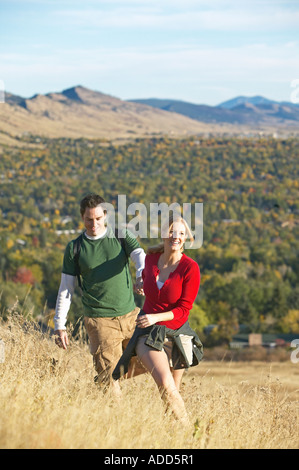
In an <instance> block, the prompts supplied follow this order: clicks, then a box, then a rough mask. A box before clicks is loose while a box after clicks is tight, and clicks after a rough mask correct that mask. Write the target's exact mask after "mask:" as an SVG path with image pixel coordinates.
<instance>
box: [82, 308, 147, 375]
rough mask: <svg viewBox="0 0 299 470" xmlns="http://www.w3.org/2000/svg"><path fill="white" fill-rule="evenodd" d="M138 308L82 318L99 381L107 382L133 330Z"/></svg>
mask: <svg viewBox="0 0 299 470" xmlns="http://www.w3.org/2000/svg"><path fill="white" fill-rule="evenodd" d="M139 311H140V309H139V308H138V307H136V308H135V309H134V310H132V312H129V313H127V314H126V315H122V316H120V317H112V318H110V317H101V318H91V317H85V318H84V325H85V328H86V331H87V334H88V338H89V347H90V352H91V354H92V355H93V361H94V366H95V369H96V371H97V373H98V377H97V381H98V382H99V383H101V382H102V383H109V382H110V381H111V380H112V378H111V376H112V372H113V370H114V368H115V366H116V364H117V363H118V361H119V359H120V357H121V355H122V353H123V351H124V349H125V347H126V346H127V344H128V342H129V340H130V338H131V336H132V335H133V333H134V330H135V326H136V323H135V320H136V318H137V315H138V313H139Z"/></svg>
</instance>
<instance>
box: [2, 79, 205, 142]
mask: <svg viewBox="0 0 299 470" xmlns="http://www.w3.org/2000/svg"><path fill="white" fill-rule="evenodd" d="M209 129H210V127H209V126H208V125H207V124H205V123H200V122H198V121H196V120H193V119H191V118H190V117H187V116H182V114H178V113H169V112H167V111H164V110H161V109H157V108H153V107H151V106H147V105H144V104H141V103H133V102H128V101H122V100H120V99H119V98H116V97H114V96H110V95H106V94H104V93H100V92H98V91H93V90H89V89H87V88H84V87H82V86H76V87H73V88H69V89H67V90H64V91H62V92H61V93H48V94H46V95H41V94H37V95H34V96H32V97H31V98H28V99H27V98H22V97H20V96H16V95H13V94H11V93H6V94H5V103H2V104H0V137H2V139H0V140H2V142H3V141H5V138H6V139H7V140H9V139H11V137H16V136H22V135H24V134H25V135H26V134H33V135H40V136H46V137H50V138H56V137H72V138H80V137H87V138H103V139H108V140H111V139H114V140H115V139H125V138H128V137H130V138H132V137H140V136H149V135H171V136H186V135H190V134H197V133H201V132H207V131H209Z"/></svg>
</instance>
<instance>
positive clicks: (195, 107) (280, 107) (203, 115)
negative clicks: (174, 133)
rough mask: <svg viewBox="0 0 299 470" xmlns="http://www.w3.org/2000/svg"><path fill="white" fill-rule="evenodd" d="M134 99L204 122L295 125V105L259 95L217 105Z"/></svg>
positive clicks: (297, 111) (298, 122)
mask: <svg viewBox="0 0 299 470" xmlns="http://www.w3.org/2000/svg"><path fill="white" fill-rule="evenodd" d="M132 101H134V102H135V103H141V104H146V105H149V106H153V107H155V108H158V109H163V110H164V111H171V112H175V113H180V114H182V115H184V116H188V117H191V118H192V119H195V120H197V121H201V122H205V123H217V124H220V123H222V124H224V123H230V124H233V125H246V126H249V127H257V125H260V126H263V127H275V126H277V127H279V128H280V127H282V126H283V127H284V126H286V127H287V126H290V127H293V126H294V127H298V129H299V106H298V105H297V104H293V103H289V102H282V103H279V102H276V101H272V100H268V99H267V98H264V97H262V96H254V97H246V96H239V97H237V98H233V99H231V100H229V101H225V102H224V103H221V104H220V105H218V106H208V105H200V104H194V103H188V102H186V101H177V100H165V99H162V100H161V99H154V98H153V99H139V100H132Z"/></svg>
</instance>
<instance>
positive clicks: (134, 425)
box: [0, 313, 299, 449]
mask: <svg viewBox="0 0 299 470" xmlns="http://www.w3.org/2000/svg"><path fill="white" fill-rule="evenodd" d="M0 339H1V340H2V342H3V343H4V350H5V357H2V361H1V363H0V400H1V413H0V448H2V449H60V448H62V449H93V448H98V449H281V448H283V449H291V448H298V435H299V434H298V389H299V364H293V363H292V362H291V361H289V362H285V363H272V364H270V363H259V362H255V363H251V362H250V363H232V362H231V363H225V362H221V361H215V362H213V361H210V362H208V361H205V360H203V361H202V363H201V364H200V365H199V366H197V367H196V368H193V369H192V370H190V371H189V372H187V373H186V374H185V377H184V379H183V385H182V391H181V392H182V396H183V398H184V400H185V403H186V407H187V409H188V412H189V416H190V421H191V424H190V427H189V428H188V427H186V428H182V426H181V425H180V424H179V423H178V422H176V421H175V420H174V418H173V416H172V415H170V414H167V413H165V410H164V405H163V403H162V401H161V399H160V395H159V393H158V391H157V388H156V386H155V384H154V382H153V380H152V377H151V376H150V375H148V374H145V375H142V376H139V377H136V378H133V379H129V380H124V381H123V382H122V398H121V400H120V401H116V400H115V399H114V398H113V396H112V395H109V393H108V394H103V393H102V392H101V390H99V388H98V387H97V386H96V385H95V384H94V381H93V378H94V375H95V372H94V370H93V364H92V358H91V355H90V354H89V350H88V346H87V345H86V344H84V343H83V342H80V341H72V342H71V345H70V347H69V348H68V350H67V351H63V350H61V349H58V348H57V346H56V345H55V344H54V339H53V338H52V337H50V336H49V335H48V334H43V333H41V331H40V330H39V329H38V328H37V327H36V325H35V324H34V322H33V321H29V320H28V319H25V318H24V317H23V316H22V315H19V314H14V313H12V314H11V315H10V316H9V318H8V320H7V321H6V322H4V321H2V322H1V323H0Z"/></svg>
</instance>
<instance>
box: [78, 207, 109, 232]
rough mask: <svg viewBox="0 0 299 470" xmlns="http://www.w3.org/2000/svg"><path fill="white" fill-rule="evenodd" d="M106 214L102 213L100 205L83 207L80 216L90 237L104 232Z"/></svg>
mask: <svg viewBox="0 0 299 470" xmlns="http://www.w3.org/2000/svg"><path fill="white" fill-rule="evenodd" d="M105 219H106V214H105V213H104V211H103V209H102V207H101V206H97V207H93V208H89V207H87V208H86V209H85V212H84V214H83V216H82V220H83V222H84V225H85V228H86V234H87V235H89V236H90V237H96V236H98V235H102V233H104V231H105V229H106V227H105Z"/></svg>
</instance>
